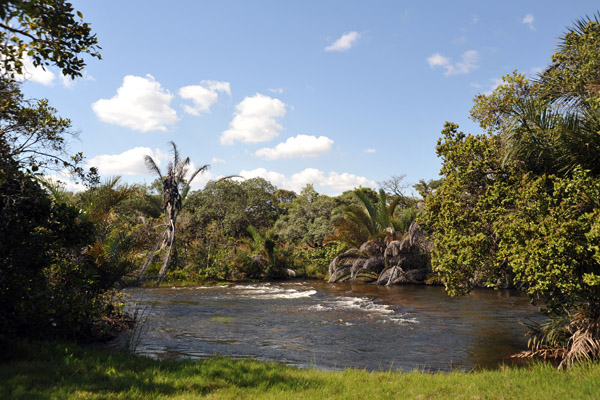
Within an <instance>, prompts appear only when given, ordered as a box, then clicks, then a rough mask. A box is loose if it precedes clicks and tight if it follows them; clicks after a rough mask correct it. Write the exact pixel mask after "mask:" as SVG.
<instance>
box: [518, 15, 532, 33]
mask: <svg viewBox="0 0 600 400" xmlns="http://www.w3.org/2000/svg"><path fill="white" fill-rule="evenodd" d="M534 21H535V18H533V14H527V15H526V16H524V17H523V19H522V20H521V23H522V24H524V25H527V26H528V27H529V29H531V30H532V31H535V26H533V22H534Z"/></svg>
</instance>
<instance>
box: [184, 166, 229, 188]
mask: <svg viewBox="0 0 600 400" xmlns="http://www.w3.org/2000/svg"><path fill="white" fill-rule="evenodd" d="M209 168H210V165H209V164H204V165H203V166H201V167H200V168H198V169H197V170H196V171H194V173H193V174H192V175H191V176H190V179H189V180H188V184H190V183H192V181H193V180H194V178H195V177H196V175H198V174H199V173H201V172H204V171H207V170H208V169H209ZM226 178H229V177H226Z"/></svg>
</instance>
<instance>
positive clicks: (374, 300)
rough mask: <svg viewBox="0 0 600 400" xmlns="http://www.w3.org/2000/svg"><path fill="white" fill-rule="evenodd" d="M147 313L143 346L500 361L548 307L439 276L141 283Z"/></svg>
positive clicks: (391, 360)
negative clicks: (451, 287)
mask: <svg viewBox="0 0 600 400" xmlns="http://www.w3.org/2000/svg"><path fill="white" fill-rule="evenodd" d="M128 293H129V294H130V297H129V299H128V305H129V307H133V305H136V307H137V309H138V313H139V315H141V316H142V320H143V322H142V323H141V325H140V326H141V330H140V332H141V335H140V336H139V338H138V339H137V340H136V341H135V342H136V343H135V344H136V346H137V347H136V351H137V352H138V353H140V354H143V355H147V356H150V357H154V358H160V359H164V358H176V357H187V358H205V357H210V356H213V355H216V354H219V355H224V356H229V357H234V358H245V357H252V358H255V359H258V360H275V361H281V362H284V363H287V364H290V365H297V366H301V367H304V366H310V367H316V368H321V369H342V368H348V367H353V368H361V369H363V368H364V369H367V370H390V369H402V370H406V371H408V370H414V369H420V370H431V371H435V370H444V371H447V370H451V369H455V368H458V369H463V370H469V369H472V368H478V367H481V368H494V367H496V366H498V365H499V364H501V363H502V362H507V357H508V356H510V355H511V354H514V353H516V352H518V351H520V350H523V349H525V347H526V344H527V338H526V337H525V336H524V333H525V331H526V329H525V327H524V326H522V325H521V323H522V322H528V321H533V320H536V321H539V320H541V315H540V314H539V313H538V312H537V309H536V308H535V307H533V306H531V305H530V304H529V302H528V300H527V298H526V297H525V296H523V295H521V294H519V293H516V292H511V291H493V290H483V289H482V290H475V291H473V292H472V293H471V294H469V295H467V296H464V297H460V298H450V297H448V295H446V293H445V292H444V290H443V288H441V287H437V286H424V285H414V286H413V285H408V286H393V287H381V286H376V285H367V284H328V283H325V282H319V281H293V282H277V283H256V284H245V285H231V286H221V287H193V288H158V289H132V290H129V291H128Z"/></svg>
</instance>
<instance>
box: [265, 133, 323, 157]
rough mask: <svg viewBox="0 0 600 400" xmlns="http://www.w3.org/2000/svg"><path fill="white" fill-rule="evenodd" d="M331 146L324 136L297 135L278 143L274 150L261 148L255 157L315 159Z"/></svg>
mask: <svg viewBox="0 0 600 400" xmlns="http://www.w3.org/2000/svg"><path fill="white" fill-rule="evenodd" d="M332 146H333V140H331V139H329V138H328V137H325V136H319V137H316V136H309V135H298V136H296V137H291V138H289V139H288V140H286V141H285V142H282V143H279V144H278V145H277V146H275V147H274V148H267V147H265V148H263V149H260V150H258V151H257V152H256V155H257V156H258V157H261V158H265V159H267V160H278V159H281V158H294V157H316V156H318V155H319V154H323V153H327V152H328V151H330V150H331V148H332Z"/></svg>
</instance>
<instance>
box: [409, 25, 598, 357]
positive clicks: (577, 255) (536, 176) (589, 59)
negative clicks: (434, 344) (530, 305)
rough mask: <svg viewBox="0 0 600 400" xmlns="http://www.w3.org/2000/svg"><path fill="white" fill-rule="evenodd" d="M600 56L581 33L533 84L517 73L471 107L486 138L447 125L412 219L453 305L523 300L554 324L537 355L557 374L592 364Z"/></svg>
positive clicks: (576, 30)
mask: <svg viewBox="0 0 600 400" xmlns="http://www.w3.org/2000/svg"><path fill="white" fill-rule="evenodd" d="M599 52H600V23H599V21H598V19H597V18H594V19H586V20H582V21H578V22H577V23H576V24H575V27H573V28H571V29H569V30H568V32H567V33H566V34H565V35H564V36H563V37H562V38H561V41H560V45H559V46H558V51H557V53H556V54H554V56H553V57H552V64H551V65H550V66H549V67H548V68H547V69H546V70H545V71H543V72H542V73H541V74H540V75H539V77H538V78H537V79H535V80H532V81H529V80H527V79H526V78H525V77H524V76H523V75H520V74H518V73H516V72H515V73H514V74H512V75H509V76H506V77H504V84H503V85H500V86H499V87H498V88H496V89H495V90H494V92H493V93H492V94H491V95H480V96H478V97H477V98H476V99H475V104H474V107H473V109H472V111H471V116H472V118H473V119H474V120H475V121H477V122H479V124H480V126H481V127H482V128H483V129H484V130H485V131H486V134H482V135H476V136H474V135H466V134H464V133H462V132H459V130H458V126H457V125H455V124H451V123H447V124H446V126H445V128H444V130H443V131H442V134H443V136H442V138H440V140H439V141H438V145H437V154H438V156H439V157H441V159H442V169H441V171H440V173H441V175H442V178H443V181H442V183H441V185H440V186H439V188H438V189H437V190H436V191H435V192H434V193H433V194H432V195H430V196H428V197H427V199H426V207H425V213H424V215H423V217H422V219H421V223H422V224H423V225H424V226H425V227H426V228H427V229H428V230H429V232H430V235H431V238H432V240H433V244H434V251H433V254H432V264H433V268H434V271H436V272H437V273H438V274H439V275H440V276H441V277H442V280H443V281H444V283H445V285H446V287H447V289H448V291H449V292H450V293H451V294H462V293H465V292H467V291H469V290H470V289H471V288H472V287H473V285H474V284H476V283H483V284H485V285H487V286H491V287H505V286H506V285H509V284H511V283H513V284H515V285H516V286H518V287H521V288H523V289H524V290H525V291H526V292H527V293H528V294H529V295H530V296H531V298H532V299H533V300H539V301H540V302H541V304H542V305H543V306H544V307H545V310H546V312H547V313H548V315H549V316H551V317H552V319H553V320H554V321H563V323H559V324H557V325H553V326H558V327H559V328H558V331H556V330H554V331H552V332H550V331H548V330H545V331H541V336H540V339H541V340H540V341H539V342H538V343H539V344H540V345H541V346H546V347H544V349H542V350H548V349H553V350H556V349H559V348H561V349H567V350H565V352H564V353H561V354H563V359H564V360H565V361H566V362H572V361H573V360H575V359H578V358H598V357H600V330H598V329H597V327H598V326H600V311H599V310H600V257H599V249H600V246H599V243H598V240H599V239H598V231H599V227H598V224H599V223H598V220H599V219H598V217H599V216H600V215H599V205H600V203H598V199H599V195H600V192H599V191H598V189H599V187H600V186H599V185H600V163H599V161H598V160H600V139H599V137H600V136H599V135H598V132H600V114H599V109H600V96H599V95H600V91H598V84H599V83H600V68H598V65H599V57H598V54H599ZM584 321H585V322H584Z"/></svg>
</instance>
